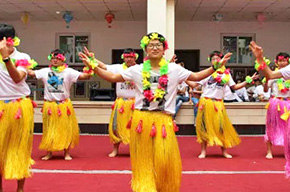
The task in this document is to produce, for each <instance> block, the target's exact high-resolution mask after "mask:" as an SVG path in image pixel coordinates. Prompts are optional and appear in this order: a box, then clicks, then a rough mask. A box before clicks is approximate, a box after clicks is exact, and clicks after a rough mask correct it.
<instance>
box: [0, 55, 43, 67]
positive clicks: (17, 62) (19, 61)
mask: <svg viewBox="0 0 290 192" xmlns="http://www.w3.org/2000/svg"><path fill="white" fill-rule="evenodd" d="M0 62H1V63H2V64H3V65H5V63H3V61H2V55H1V54H0ZM11 62H12V63H13V64H14V65H15V66H16V67H19V66H21V67H24V68H26V69H33V68H35V67H36V66H37V65H38V63H37V62H36V61H35V60H34V59H30V60H27V59H13V58H12V59H11Z"/></svg>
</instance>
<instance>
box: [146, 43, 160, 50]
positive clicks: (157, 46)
mask: <svg viewBox="0 0 290 192" xmlns="http://www.w3.org/2000/svg"><path fill="white" fill-rule="evenodd" d="M147 47H148V48H150V49H153V48H154V47H156V49H160V48H161V47H163V44H162V43H156V44H153V43H149V44H148V45H147Z"/></svg>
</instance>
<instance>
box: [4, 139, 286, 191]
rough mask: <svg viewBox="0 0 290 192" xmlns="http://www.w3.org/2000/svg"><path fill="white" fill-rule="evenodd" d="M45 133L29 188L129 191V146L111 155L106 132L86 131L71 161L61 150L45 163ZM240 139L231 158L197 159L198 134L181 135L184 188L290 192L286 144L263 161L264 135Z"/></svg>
mask: <svg viewBox="0 0 290 192" xmlns="http://www.w3.org/2000/svg"><path fill="white" fill-rule="evenodd" d="M40 139H41V135H35V136H34V148H33V153H32V156H33V159H34V160H35V161H36V163H35V165H33V167H32V168H33V172H34V174H33V177H32V178H29V179H27V180H26V185H25V191H27V192H38V191H39V192H40V191H41V192H52V191H53V192H56V191H57V192H67V191H74V192H91V191H92V192H95V191H102V192H114V191H116V192H117V191H118V192H127V191H131V189H130V178H131V167H130V157H129V147H128V146H123V145H122V146H121V147H120V156H118V157H116V158H109V157H107V154H108V153H109V152H110V151H111V149H112V145H111V144H110V143H109V138H108V136H107V135H92V136H89V135H82V136H81V137H80V144H79V146H78V147H77V148H75V149H73V150H72V151H71V155H72V156H73V158H74V159H73V160H72V161H65V160H63V156H62V155H63V153H62V152H57V153H56V154H55V155H56V156H55V157H54V158H53V159H51V160H49V161H42V160H41V157H42V156H43V155H44V154H45V152H44V151H39V150H38V145H39V143H40ZM241 139H242V143H241V144H240V145H239V146H238V147H235V148H233V149H229V150H228V152H229V153H231V154H232V155H233V159H225V158H223V157H222V156H221V151H220V148H219V147H210V148H208V157H207V158H206V159H198V158H197V156H198V154H199V152H200V146H199V144H198V143H196V137H193V136H179V137H178V142H179V147H180V152H181V157H182V163H183V175H182V184H181V189H180V191H181V192H192V191H199V192H209V191H215V192H221V191H222V192H230V191H231V192H232V191H235V192H245V191H251V192H252V191H263V192H268V191H269V192H270V191H271V192H272V191H274V190H275V191H289V190H290V181H289V180H287V179H285V176H284V164H285V159H284V155H283V147H274V148H273V152H274V159H272V160H267V159H265V153H266V146H265V143H264V141H263V137H261V136H242V137H241ZM3 185H4V192H10V191H15V190H16V182H15V181H3Z"/></svg>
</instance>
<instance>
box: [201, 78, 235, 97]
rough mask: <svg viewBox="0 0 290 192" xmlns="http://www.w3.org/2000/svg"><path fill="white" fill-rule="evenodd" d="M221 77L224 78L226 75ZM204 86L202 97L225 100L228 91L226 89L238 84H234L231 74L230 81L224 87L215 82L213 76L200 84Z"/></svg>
mask: <svg viewBox="0 0 290 192" xmlns="http://www.w3.org/2000/svg"><path fill="white" fill-rule="evenodd" d="M218 75H219V76H221V77H223V76H224V75H225V74H218ZM199 84H201V85H202V86H203V93H202V95H201V96H202V97H208V98H212V99H223V98H224V95H225V91H226V87H227V86H229V87H231V86H233V85H235V84H236V83H235V82H234V80H233V78H232V76H231V74H230V80H229V81H228V82H227V83H226V84H224V85H222V84H221V83H218V82H216V81H215V79H214V78H213V77H212V76H209V77H207V78H205V79H203V80H201V81H200V82H199Z"/></svg>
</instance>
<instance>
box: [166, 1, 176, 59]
mask: <svg viewBox="0 0 290 192" xmlns="http://www.w3.org/2000/svg"><path fill="white" fill-rule="evenodd" d="M174 8H175V1H174V0H167V13H166V24H167V26H166V38H167V41H168V47H169V49H168V50H167V51H166V54H165V58H166V59H171V57H172V56H173V55H174V49H175V9H174Z"/></svg>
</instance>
